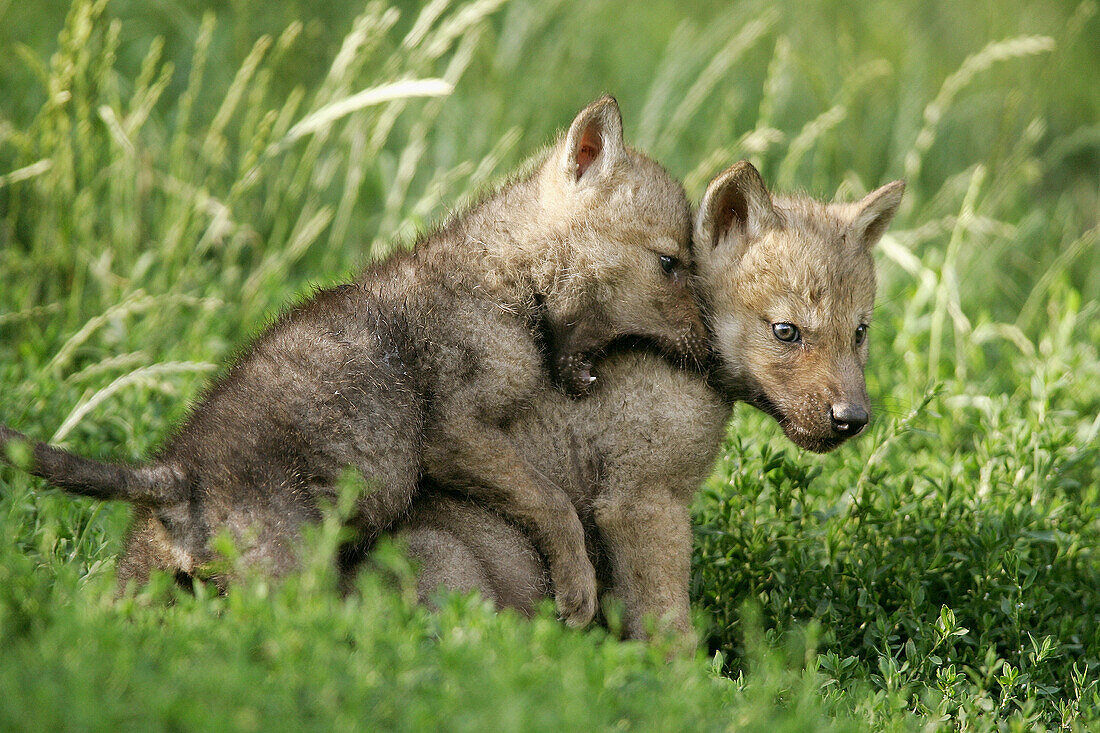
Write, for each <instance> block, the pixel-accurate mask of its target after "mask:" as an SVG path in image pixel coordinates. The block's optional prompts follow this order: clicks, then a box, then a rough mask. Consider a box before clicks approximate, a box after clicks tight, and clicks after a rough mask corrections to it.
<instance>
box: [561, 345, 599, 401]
mask: <svg viewBox="0 0 1100 733" xmlns="http://www.w3.org/2000/svg"><path fill="white" fill-rule="evenodd" d="M556 371H557V374H556V375H555V376H556V377H557V380H558V382H559V383H560V384H561V385H562V387H563V388H564V389H565V391H566V392H568V393H569V394H571V395H573V396H574V397H581V396H583V395H586V394H588V392H589V390H591V389H592V385H594V384H595V383H596V378H595V377H594V376H592V360H591V359H590V358H589V357H588V355H586V354H583V353H581V352H574V353H572V354H562V355H561V356H559V357H558V360H557V363H556Z"/></svg>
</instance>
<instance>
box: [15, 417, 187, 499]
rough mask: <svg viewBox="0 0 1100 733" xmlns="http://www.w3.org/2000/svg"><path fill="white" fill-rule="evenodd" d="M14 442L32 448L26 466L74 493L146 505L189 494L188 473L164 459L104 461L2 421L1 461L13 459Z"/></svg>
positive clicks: (35, 473) (182, 497)
mask: <svg viewBox="0 0 1100 733" xmlns="http://www.w3.org/2000/svg"><path fill="white" fill-rule="evenodd" d="M13 443H26V444H27V445H28V447H29V448H30V449H31V461H30V465H29V466H26V467H25V468H27V470H29V471H30V472H31V473H32V474H34V475H35V476H40V477H42V478H44V479H46V480H47V481H49V482H50V483H51V484H53V485H54V486H56V487H57V488H59V489H64V490H65V491H68V492H69V493H71V494H79V495H80V496H90V497H93V498H95V499H104V500H107V499H115V500H119V501H128V502H131V503H133V504H144V505H147V506H163V505H165V504H172V503H175V502H178V501H181V500H183V499H184V498H185V497H186V495H187V486H188V481H187V477H186V476H185V475H184V472H183V471H182V470H181V469H179V468H177V467H175V466H171V465H168V464H163V463H160V464H158V463H154V464H151V465H146V466H127V465H125V464H121V463H101V462H100V461H94V460H92V459H91V458H85V457H83V456H78V455H76V454H75V453H70V452H69V451H67V450H62V449H61V448H56V447H54V446H52V445H47V444H46V443H43V442H41V441H32V440H30V439H29V438H28V437H27V436H25V435H23V434H22V433H19V432H16V431H15V430H12V429H11V428H9V427H6V426H4V425H0V461H2V462H4V463H9V464H10V463H11V462H12V461H11V459H10V457H9V450H8V448H9V445H11V444H13Z"/></svg>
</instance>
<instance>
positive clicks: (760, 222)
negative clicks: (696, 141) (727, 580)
mask: <svg viewBox="0 0 1100 733" xmlns="http://www.w3.org/2000/svg"><path fill="white" fill-rule="evenodd" d="M902 188H903V187H902V184H901V183H900V182H896V183H893V184H888V185H887V186H884V187H883V188H881V189H879V190H878V191H876V192H874V193H872V194H870V195H869V196H868V197H866V198H865V199H864V200H862V201H860V202H858V203H856V204H821V203H818V202H815V201H812V200H809V199H799V198H773V197H771V195H770V194H768V192H767V190H766V189H765V188H764V185H763V182H762V181H761V180H760V178H759V174H758V173H757V172H756V171H755V169H753V168H752V167H751V166H750V165H749V164H747V163H741V164H738V165H736V166H734V167H732V168H731V169H729V170H727V171H726V172H724V173H723V174H722V175H720V176H718V177H717V178H716V179H715V180H714V181H713V182H712V183H711V185H710V186H709V187H708V190H707V193H706V195H705V196H704V199H703V202H702V203H701V206H700V212H699V215H698V217H697V220H696V222H697V223H696V230H695V249H696V251H695V257H696V262H697V266H698V277H699V288H698V294H699V298H700V302H701V303H702V304H703V305H704V306H705V307H706V311H707V314H708V322H709V324H710V339H709V340H710V347H711V349H712V352H713V356H714V371H713V373H712V374H711V375H710V376H709V377H708V376H707V375H704V374H703V373H701V372H698V371H694V370H689V369H682V368H676V367H675V366H673V365H672V364H670V363H669V362H668V361H667V360H664V359H662V358H660V357H658V356H654V355H652V354H647V353H621V354H616V355H613V356H611V357H610V358H608V359H607V360H606V362H605V363H602V364H601V368H602V373H603V377H602V380H601V384H599V385H597V387H596V389H595V390H594V391H593V394H592V395H591V397H590V398H589V399H587V400H583V401H569V400H565V399H562V398H561V397H559V396H555V395H543V397H542V399H541V400H540V401H539V402H538V404H536V405H535V406H534V407H533V409H532V411H531V412H530V413H528V415H527V416H526V417H525V418H524V419H523V420H521V421H518V422H517V423H515V424H514V425H513V426H511V428H510V435H512V436H513V439H514V441H515V444H516V445H519V446H522V447H523V448H522V449H523V451H524V455H525V457H526V459H527V461H528V462H529V463H530V465H532V466H534V467H536V470H537V471H538V472H539V473H541V474H543V475H546V476H552V477H557V479H558V481H559V485H560V486H561V488H562V490H563V491H565V492H566V493H568V494H569V495H570V496H571V497H572V499H573V502H574V504H575V505H576V507H577V511H578V513H579V515H580V516H581V518H582V520H583V521H584V522H585V526H586V528H587V533H588V540H589V546H590V551H591V552H593V554H594V555H595V556H596V558H597V561H598V562H597V565H598V567H601V568H602V577H603V581H604V583H605V584H606V585H607V586H608V587H609V589H610V591H611V592H612V593H613V594H614V595H615V596H617V597H618V598H619V599H620V600H621V601H622V602H623V605H624V609H625V615H624V625H625V632H626V634H627V635H628V636H631V637H644V636H646V635H647V632H648V628H649V627H648V624H651V623H660V624H665V625H668V626H669V627H670V628H671V629H673V630H675V631H678V632H680V633H681V634H684V635H685V638H690V633H691V626H690V621H689V608H688V580H689V569H690V559H691V528H690V515H689V505H690V502H691V499H692V496H693V495H694V492H695V490H696V489H697V487H698V486H699V485H700V484H701V482H702V481H703V480H704V479H705V478H706V476H707V475H708V473H709V472H710V471H711V467H712V463H713V459H714V457H715V455H716V453H717V451H718V449H719V446H720V444H721V441H722V438H723V436H724V433H725V423H726V421H727V419H728V417H729V413H730V408H731V405H732V403H733V401H735V400H738V399H746V400H749V401H750V402H752V403H753V404H755V405H757V406H758V407H761V408H762V409H765V410H767V411H768V412H769V413H770V414H772V415H773V416H775V417H776V418H777V419H778V420H779V421H780V423H781V424H782V425H783V428H784V430H785V431H786V433H787V435H788V436H790V437H791V438H792V439H793V440H795V442H796V443H799V444H800V445H804V446H805V447H807V448H810V449H813V450H822V449H830V448H833V447H836V446H837V445H839V444H840V443H841V442H843V440H844V439H846V438H847V437H850V435H851V434H855V433H856V432H858V430H854V431H853V430H848V429H847V428H845V429H844V432H843V433H840V434H838V432H837V430H838V429H837V428H836V427H835V425H834V424H833V421H832V419H831V418H830V412H831V410H832V409H833V407H834V406H835V405H837V404H840V403H841V401H843V400H851V401H859V400H863V401H866V392H865V388H864V386H863V377H862V369H863V365H864V364H865V362H866V357H867V350H866V344H865V343H864V344H862V345H860V346H858V347H857V346H856V345H855V344H854V342H853V331H854V329H855V328H856V327H857V326H858V325H859V324H860V323H867V322H869V320H870V316H871V309H872V305H873V299H874V267H873V262H872V260H871V255H870V249H871V247H872V246H873V244H874V242H875V240H877V239H878V237H879V236H881V234H882V232H883V231H884V229H885V227H886V225H887V224H888V223H889V220H890V218H891V217H892V216H893V213H894V211H895V210H896V207H897V204H898V203H899V201H900V197H901V193H902ZM777 322H790V323H792V324H797V325H798V326H799V327H800V328H803V329H804V330H805V338H804V341H803V342H802V343H800V344H798V345H795V344H788V343H782V342H780V341H778V340H777V338H776V336H775V334H774V332H773V330H772V324H773V323H777ZM773 342H774V343H773ZM445 490H446V487H445V486H443V487H437V488H436V492H437V495H435V496H433V495H425V496H424V497H423V498H422V499H421V501H420V503H418V505H417V506H416V507H414V511H413V514H412V518H411V520H410V522H409V524H407V525H406V526H405V527H404V528H403V530H402V534H403V535H404V536H405V537H406V538H407V539H408V541H409V544H410V549H411V552H412V554H413V556H414V558H416V559H417V560H419V561H420V562H421V563H422V575H421V585H420V592H421V597H422V598H423V599H425V600H429V599H430V597H431V594H432V592H433V591H434V590H435V588H436V587H438V586H439V585H443V586H444V587H448V588H456V589H462V590H469V589H475V588H476V589H479V590H480V591H481V592H483V593H484V594H485V595H486V596H487V597H489V598H491V599H493V600H494V601H496V602H497V603H498V604H500V605H502V606H514V607H518V608H520V609H522V610H524V611H529V610H530V608H531V607H532V604H533V603H534V602H535V601H536V600H538V598H539V597H540V596H539V594H538V589H539V588H541V587H544V584H545V579H546V575H545V570H544V569H543V568H542V566H541V565H540V566H539V568H537V569H535V570H530V571H529V572H522V569H517V565H516V564H515V563H514V562H511V559H513V558H517V557H526V558H529V557H530V556H531V553H532V552H533V547H532V546H531V544H530V541H529V540H528V539H527V537H526V536H525V535H524V534H523V533H522V532H519V531H516V530H513V531H508V530H507V526H508V524H507V522H505V521H504V520H502V519H501V518H500V517H499V516H497V515H496V514H494V513H493V512H492V511H491V510H489V509H487V508H484V507H480V506H478V505H473V504H470V503H467V502H464V501H463V500H462V499H461V498H458V497H455V496H444V495H441V494H440V493H438V492H445ZM433 533H435V534H433ZM440 533H445V534H440ZM470 548H476V551H474V550H471V549H470ZM441 561H443V562H445V563H446V567H442V566H441V565H440V562H441ZM517 590H518V591H520V592H518V593H517ZM509 594H511V595H509ZM516 597H519V598H521V602H518V603H517V602H514V600H511V599H514V598H516Z"/></svg>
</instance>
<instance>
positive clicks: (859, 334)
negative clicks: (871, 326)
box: [856, 323, 867, 346]
mask: <svg viewBox="0 0 1100 733" xmlns="http://www.w3.org/2000/svg"><path fill="white" fill-rule="evenodd" d="M866 340H867V324H866V323H861V324H859V326H858V327H857V328H856V346H861V345H863V342H864V341H866Z"/></svg>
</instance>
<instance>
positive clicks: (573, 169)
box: [562, 96, 626, 182]
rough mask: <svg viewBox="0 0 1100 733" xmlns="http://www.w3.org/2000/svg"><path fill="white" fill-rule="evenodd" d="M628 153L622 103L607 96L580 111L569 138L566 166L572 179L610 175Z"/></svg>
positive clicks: (564, 158) (564, 159)
mask: <svg viewBox="0 0 1100 733" xmlns="http://www.w3.org/2000/svg"><path fill="white" fill-rule="evenodd" d="M625 154H626V146H625V144H624V143H623V117H622V113H621V112H620V111H619V103H618V102H616V101H615V98H614V97H612V96H603V97H600V98H599V99H597V100H596V101H595V102H593V103H592V104H590V105H588V106H587V107H585V108H584V109H582V110H581V111H580V114H578V115H577V117H576V119H574V120H573V124H572V125H570V126H569V132H568V133H567V134H566V136H565V150H564V152H563V157H562V165H563V167H564V169H565V171H566V173H567V175H568V176H569V178H570V180H572V181H574V182H577V181H581V180H586V181H587V180H593V179H596V178H599V177H602V176H603V175H604V174H606V173H607V172H608V171H609V170H610V169H611V167H612V166H613V165H614V163H615V162H616V161H618V160H619V159H620V158H622V157H623V156H624V155H625Z"/></svg>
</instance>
